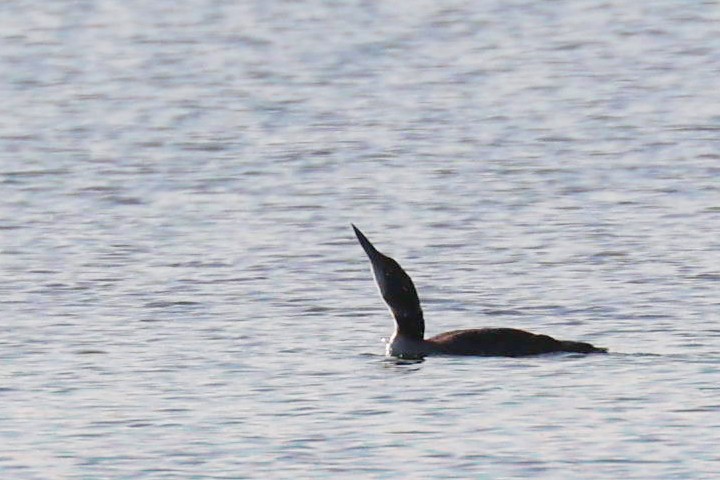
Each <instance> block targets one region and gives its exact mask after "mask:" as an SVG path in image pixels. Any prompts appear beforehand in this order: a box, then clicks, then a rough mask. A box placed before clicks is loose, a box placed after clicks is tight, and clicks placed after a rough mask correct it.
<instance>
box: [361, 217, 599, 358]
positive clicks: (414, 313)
mask: <svg viewBox="0 0 720 480" xmlns="http://www.w3.org/2000/svg"><path fill="white" fill-rule="evenodd" d="M352 227H353V230H354V231H355V235H356V236H357V239H358V241H359V242H360V245H361V246H362V247H363V250H365V253H366V254H367V256H368V258H369V259H370V264H371V265H372V271H373V275H374V277H375V282H376V284H377V287H378V290H379V291H380V295H381V296H382V298H383V300H384V301H385V303H386V304H387V306H388V308H389V309H390V311H391V312H392V315H393V317H394V318H395V333H394V334H393V336H392V338H391V339H390V342H389V343H388V345H387V354H388V355H391V356H394V357H401V358H418V357H424V356H427V355H477V356H504V357H521V356H528V355H541V354H545V353H556V352H574V353H606V352H607V349H605V348H599V347H595V346H593V345H591V344H589V343H585V342H574V341H567V340H557V339H555V338H552V337H549V336H547V335H537V334H534V333H530V332H526V331H524V330H518V329H515V328H479V329H470V330H454V331H451V332H445V333H441V334H440V335H436V336H434V337H431V338H429V339H427V340H426V339H425V338H424V336H425V319H424V317H423V312H422V308H421V307H420V298H419V297H418V294H417V291H416V290H415V285H414V284H413V282H412V279H411V278H410V276H409V275H408V274H407V273H406V272H405V270H403V268H402V267H401V266H400V264H398V263H397V262H396V261H395V260H393V259H392V258H390V257H388V256H387V255H383V254H382V253H380V252H379V251H378V250H377V248H375V246H374V245H373V244H372V243H370V240H368V238H367V237H366V236H365V235H364V234H363V233H362V232H361V231H360V230H359V229H358V228H357V227H356V226H355V225H352Z"/></svg>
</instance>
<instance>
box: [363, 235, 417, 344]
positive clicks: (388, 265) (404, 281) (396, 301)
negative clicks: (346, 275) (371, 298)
mask: <svg viewBox="0 0 720 480" xmlns="http://www.w3.org/2000/svg"><path fill="white" fill-rule="evenodd" d="M352 227H353V230H355V235H356V236H357V238H358V241H359V242H360V245H361V246H362V247H363V250H365V253H366V254H367V256H368V258H369V259H370V263H371V264H372V270H373V274H374V276H375V282H376V283H377V286H378V289H379V290H380V295H382V298H383V300H385V303H386V304H387V305H388V307H390V310H391V311H392V314H393V317H395V321H396V322H397V326H398V333H400V334H402V335H405V336H408V337H411V338H416V339H420V340H422V338H423V335H424V334H425V322H424V320H423V313H422V308H420V299H419V298H418V294H417V291H416V290H415V285H413V282H412V280H411V279H410V276H409V275H408V274H407V273H405V270H403V269H402V267H401V266H400V264H398V263H397V262H396V261H395V260H393V259H392V258H390V257H388V256H387V255H383V254H382V253H380V252H378V250H377V249H376V248H375V247H374V246H373V244H372V243H370V240H368V239H367V237H366V236H365V235H363V233H362V232H361V231H360V230H359V229H358V228H357V227H356V226H355V225H353V226H352Z"/></svg>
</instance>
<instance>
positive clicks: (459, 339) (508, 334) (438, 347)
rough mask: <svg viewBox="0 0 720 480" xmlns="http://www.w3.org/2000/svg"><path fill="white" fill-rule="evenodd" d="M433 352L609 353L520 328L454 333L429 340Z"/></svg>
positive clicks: (601, 349) (484, 354) (518, 353)
mask: <svg viewBox="0 0 720 480" xmlns="http://www.w3.org/2000/svg"><path fill="white" fill-rule="evenodd" d="M426 342H427V343H429V344H431V345H432V346H433V349H432V350H433V351H435V352H436V353H440V354H446V355H478V356H502V357H522V356H526V355H540V354H543V353H554V352H575V353H605V352H607V350H606V349H604V348H598V347H594V346H592V345H590V344H589V343H584V342H571V341H564V340H557V339H555V338H552V337H550V336H548V335H537V334H534V333H530V332H526V331H525V330H518V329H516V328H478V329H472V330H453V331H451V332H445V333H441V334H440V335H436V336H434V337H432V338H429V339H427V340H426Z"/></svg>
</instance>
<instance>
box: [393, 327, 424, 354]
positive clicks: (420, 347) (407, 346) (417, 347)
mask: <svg viewBox="0 0 720 480" xmlns="http://www.w3.org/2000/svg"><path fill="white" fill-rule="evenodd" d="M430 350H431V349H430V348H428V345H427V342H426V341H425V340H415V339H412V338H407V337H405V336H403V335H399V334H398V333H397V332H396V333H395V334H394V335H393V336H392V338H391V339H390V342H388V343H387V346H386V349H385V353H386V355H389V356H391V357H418V356H424V355H427V354H429V353H431V352H430Z"/></svg>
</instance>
